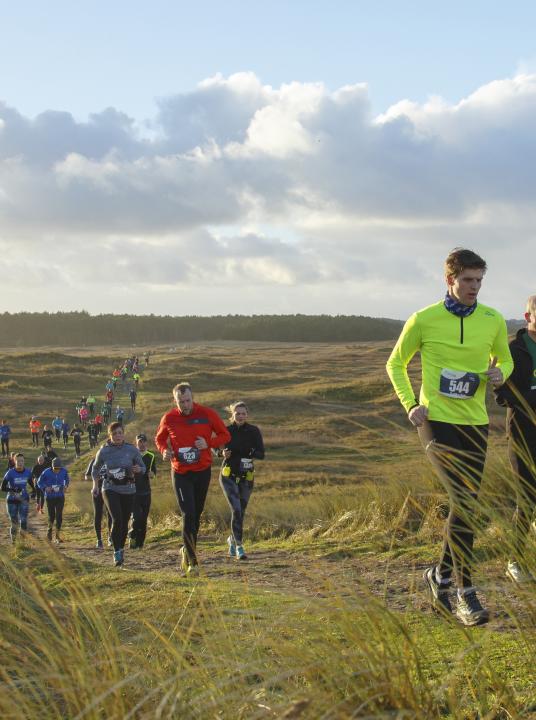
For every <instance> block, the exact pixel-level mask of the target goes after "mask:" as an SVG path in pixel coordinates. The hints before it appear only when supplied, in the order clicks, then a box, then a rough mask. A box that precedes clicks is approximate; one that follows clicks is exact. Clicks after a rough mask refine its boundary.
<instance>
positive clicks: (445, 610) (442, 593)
mask: <svg viewBox="0 0 536 720" xmlns="http://www.w3.org/2000/svg"><path fill="white" fill-rule="evenodd" d="M423 577H424V581H425V583H426V586H427V587H428V592H429V594H430V602H431V603H432V610H434V611H435V612H437V613H440V614H441V615H450V614H451V613H452V605H451V604H450V599H449V591H448V588H449V585H450V583H449V585H447V584H444V585H443V584H440V583H438V582H437V579H436V566H435V565H432V567H429V568H428V569H427V570H425V571H424V575H423Z"/></svg>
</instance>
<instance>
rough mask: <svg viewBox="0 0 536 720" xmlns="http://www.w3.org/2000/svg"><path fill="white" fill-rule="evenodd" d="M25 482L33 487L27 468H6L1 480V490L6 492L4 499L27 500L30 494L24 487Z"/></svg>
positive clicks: (13, 500)
mask: <svg viewBox="0 0 536 720" xmlns="http://www.w3.org/2000/svg"><path fill="white" fill-rule="evenodd" d="M27 484H28V485H30V487H33V482H32V471H31V470H29V469H28V468H24V470H20V471H19V470H16V469H15V468H11V469H10V470H8V471H7V473H6V474H5V475H4V480H3V482H2V490H3V491H4V492H7V498H6V500H7V501H8V502H28V500H29V499H30V496H29V495H28V490H27V489H26V485H27Z"/></svg>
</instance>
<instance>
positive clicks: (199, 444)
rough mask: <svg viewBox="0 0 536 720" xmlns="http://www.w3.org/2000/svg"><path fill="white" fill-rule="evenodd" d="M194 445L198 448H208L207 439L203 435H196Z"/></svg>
mask: <svg viewBox="0 0 536 720" xmlns="http://www.w3.org/2000/svg"><path fill="white" fill-rule="evenodd" d="M194 445H195V446H196V448H197V449H198V450H206V449H207V448H208V444H207V441H206V440H205V438H204V437H201V435H198V436H197V440H196V441H195V442H194Z"/></svg>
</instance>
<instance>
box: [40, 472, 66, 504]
mask: <svg viewBox="0 0 536 720" xmlns="http://www.w3.org/2000/svg"><path fill="white" fill-rule="evenodd" d="M68 486H69V473H68V472H67V470H66V469H65V468H64V467H62V468H60V469H59V470H58V472H57V473H56V472H54V470H53V469H52V468H47V469H46V470H44V471H43V472H42V473H41V475H40V476H39V480H38V481H37V487H38V488H39V489H40V490H42V491H43V492H44V493H45V498H57V497H63V496H64V494H65V488H66V487H68Z"/></svg>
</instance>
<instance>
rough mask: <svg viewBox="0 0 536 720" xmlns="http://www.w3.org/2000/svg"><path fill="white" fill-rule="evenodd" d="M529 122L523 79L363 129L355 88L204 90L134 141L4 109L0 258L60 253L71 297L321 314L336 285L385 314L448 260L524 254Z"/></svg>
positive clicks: (130, 128)
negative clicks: (186, 291) (291, 301)
mask: <svg viewBox="0 0 536 720" xmlns="http://www.w3.org/2000/svg"><path fill="white" fill-rule="evenodd" d="M535 117H536V75H534V74H531V73H529V72H524V73H520V74H518V75H516V76H515V77H512V78H506V79H502V80H496V81H494V82H490V83H488V84H487V85H485V86H483V87H481V88H478V89H477V90H475V92H474V93H472V94H471V95H470V96H468V97H466V98H463V99H461V100H460V101H459V102H457V103H456V104H449V103H447V102H446V101H444V100H442V99H441V98H438V97H431V98H430V99H429V100H428V101H427V102H425V103H422V104H419V103H414V102H411V101H410V100H407V99H402V100H400V102H398V103H396V104H395V105H393V106H392V107H390V108H388V109H387V110H386V111H385V112H384V113H382V114H381V115H379V116H377V117H373V116H372V114H371V109H370V103H369V97H368V88H367V86H366V85H364V84H355V85H349V86H346V87H343V88H340V89H338V90H336V91H334V92H332V91H329V90H328V89H327V88H326V87H325V86H324V85H323V84H321V83H296V82H290V83H287V84H284V85H282V86H281V87H279V88H273V87H270V86H266V85H263V84H262V83H261V82H260V80H259V79H258V78H257V77H256V76H255V75H254V74H253V73H237V74H235V75H231V76H230V77H228V78H225V77H223V76H221V75H216V76H214V77H213V78H209V79H207V80H205V81H203V82H201V83H200V84H199V85H198V86H197V87H196V88H195V89H194V90H193V91H192V92H189V93H183V94H179V95H175V96H171V97H167V98H161V99H159V100H158V103H157V111H156V115H155V117H154V118H153V119H152V120H151V121H150V123H148V128H149V131H148V132H147V133H145V135H144V134H143V132H142V131H141V130H140V127H141V126H140V125H139V124H138V123H137V122H136V121H135V120H134V119H133V118H130V117H128V116H127V115H125V114H124V113H122V112H120V110H117V109H114V108H108V109H107V110H105V111H103V112H100V113H95V114H93V115H91V116H90V117H89V118H88V119H87V121H85V122H78V121H76V120H75V119H74V118H73V116H72V115H71V114H70V113H68V112H56V111H45V112H43V113H41V114H40V115H38V116H37V117H35V118H27V117H24V116H23V115H21V114H20V113H19V112H18V111H17V110H16V109H14V108H11V107H10V106H9V105H7V104H5V103H3V104H0V244H2V243H3V244H4V246H5V247H7V248H9V256H10V258H14V262H15V263H16V262H18V261H19V260H18V258H23V257H24V256H25V253H28V252H31V253H32V257H33V258H35V259H36V265H37V266H39V265H40V264H43V265H45V266H47V264H50V247H51V246H52V247H55V248H56V247H61V248H62V252H61V261H57V260H55V262H57V267H56V268H55V270H56V271H57V272H58V273H59V275H60V276H61V277H63V279H64V282H65V284H66V285H67V286H71V287H75V286H76V285H77V283H79V282H81V283H82V284H84V283H86V284H87V286H88V287H89V285H90V283H91V280H92V279H93V280H94V281H95V282H97V283H102V284H105V285H106V284H108V285H109V284H110V283H112V282H113V283H116V284H117V286H121V287H123V286H124V287H130V286H131V285H132V283H136V284H141V285H143V286H144V287H145V288H146V289H147V290H146V291H147V292H149V289H150V291H151V292H153V291H155V292H156V290H157V289H158V288H168V289H169V288H186V287H190V286H195V285H198V284H199V283H205V284H206V285H207V287H208V288H212V287H220V288H225V287H229V286H231V285H236V284H237V283H238V284H243V285H245V286H247V287H250V288H251V287H257V286H263V287H266V288H268V289H269V288H273V293H276V292H279V290H277V289H278V288H279V289H281V288H284V287H286V288H293V287H302V286H305V285H307V286H311V287H316V288H317V291H318V292H319V293H323V292H325V293H326V294H325V297H326V298H327V293H328V290H327V288H328V286H329V287H332V285H333V284H337V283H339V284H340V283H343V284H347V285H348V286H350V285H351V286H352V288H353V292H354V293H355V294H356V297H359V296H360V295H362V297H363V298H364V299H365V301H366V302H367V303H368V304H369V305H371V306H372V307H374V306H377V303H380V305H381V308H380V309H379V310H378V314H382V313H383V314H391V315H393V313H392V312H390V313H389V312H387V310H386V306H387V305H392V304H393V303H392V302H391V303H387V302H384V301H383V300H382V298H383V297H384V296H385V293H386V288H388V287H390V288H391V289H393V288H395V289H396V292H397V293H398V294H399V295H402V294H403V292H402V288H406V291H407V292H410V293H411V296H412V297H413V295H414V292H413V289H411V291H410V290H408V288H413V285H414V284H415V282H416V279H417V282H422V283H423V287H425V288H426V289H427V288H431V287H432V285H433V283H437V282H441V277H440V263H438V257H440V256H443V255H445V254H446V252H447V251H448V250H449V249H450V247H452V246H454V245H463V244H469V245H471V246H474V247H477V248H480V249H481V251H482V252H484V253H485V251H486V250H488V251H489V252H491V254H492V256H493V254H496V256H497V257H502V253H503V248H504V246H505V244H506V243H511V242H512V238H514V242H515V243H517V244H518V246H519V247H523V248H526V247H530V245H531V243H532V242H533V241H534V235H535V220H536V217H535V213H534V210H533V208H532V203H533V198H534V196H535V190H536V137H535V136H534V132H533V127H534V119H535ZM280 228H284V229H286V231H285V232H278V229H280ZM289 237H292V239H290V240H289V239H288V238H289ZM104 259H105V261H104V262H103V260H104ZM430 263H431V264H432V265H433V266H435V267H437V268H438V270H439V271H438V274H436V275H434V274H433V273H430V271H429V267H430ZM36 272H37V274H36V275H34V276H33V282H34V283H35V284H36V285H39V283H40V282H45V281H44V280H40V279H39V278H40V275H39V271H38V270H37V271H36ZM513 274H514V273H510V275H512V276H513ZM523 278H524V279H523V283H525V284H524V285H523V290H525V289H527V288H529V285H530V283H531V282H533V281H532V280H531V278H530V277H528V276H526V275H525V274H523ZM322 288H324V290H323V289H322ZM532 291H534V289H532ZM269 293H270V290H267V293H266V297H269V296H270V295H269ZM505 295H506V293H505ZM273 297H275V295H273ZM403 302H404V301H403ZM303 304H304V305H306V302H305V301H304V303H303ZM301 309H302V310H304V309H305V308H304V307H303V308H301ZM222 310H224V309H223V308H222ZM250 310H251V311H252V312H254V311H255V308H250ZM341 311H343V308H341ZM404 314H407V313H406V307H405V305H403V307H402V309H401V311H400V312H399V315H400V316H404Z"/></svg>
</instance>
